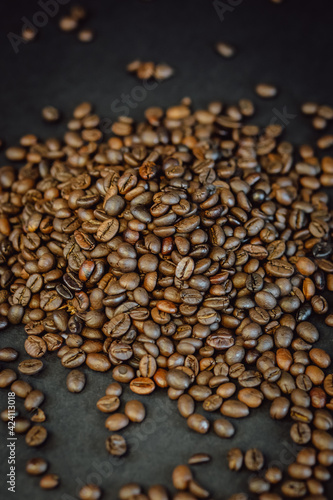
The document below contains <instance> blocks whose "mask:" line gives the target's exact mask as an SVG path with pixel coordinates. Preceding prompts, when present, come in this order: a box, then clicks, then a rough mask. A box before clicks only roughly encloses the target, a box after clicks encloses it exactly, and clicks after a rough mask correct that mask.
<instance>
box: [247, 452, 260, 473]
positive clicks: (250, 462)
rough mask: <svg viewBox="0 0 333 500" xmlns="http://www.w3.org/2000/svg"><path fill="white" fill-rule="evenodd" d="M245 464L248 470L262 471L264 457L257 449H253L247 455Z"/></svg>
mask: <svg viewBox="0 0 333 500" xmlns="http://www.w3.org/2000/svg"><path fill="white" fill-rule="evenodd" d="M244 463H245V466H246V468H247V469H248V470H251V471H258V470H261V469H262V468H263V466H264V456H263V454H262V452H261V451H260V450H258V449H257V448H251V449H250V450H247V452H246V453H245V456H244Z"/></svg>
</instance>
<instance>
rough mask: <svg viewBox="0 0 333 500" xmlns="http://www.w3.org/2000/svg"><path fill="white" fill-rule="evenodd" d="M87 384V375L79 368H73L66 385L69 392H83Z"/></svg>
mask: <svg viewBox="0 0 333 500" xmlns="http://www.w3.org/2000/svg"><path fill="white" fill-rule="evenodd" d="M85 384H86V377H85V374H84V373H83V372H80V371H79V370H72V371H71V372H69V374H68V375H67V378H66V385H67V389H68V390H69V392H82V391H83V389H84V386H85Z"/></svg>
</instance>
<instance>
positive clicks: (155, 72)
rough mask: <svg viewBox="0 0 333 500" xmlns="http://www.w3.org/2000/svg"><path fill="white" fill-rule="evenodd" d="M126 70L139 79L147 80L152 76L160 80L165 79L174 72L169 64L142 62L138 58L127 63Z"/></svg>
mask: <svg viewBox="0 0 333 500" xmlns="http://www.w3.org/2000/svg"><path fill="white" fill-rule="evenodd" d="M127 71H128V72H129V73H133V74H135V76H136V77H137V78H139V79H140V80H149V79H151V78H153V79H155V80H157V81H162V80H167V79H168V78H170V77H171V76H172V75H173V74H174V70H173V68H172V67H171V66H169V64H166V63H158V64H155V63H154V62H152V61H146V62H142V61H140V60H139V59H135V60H134V61H131V62H130V63H129V64H128V65H127Z"/></svg>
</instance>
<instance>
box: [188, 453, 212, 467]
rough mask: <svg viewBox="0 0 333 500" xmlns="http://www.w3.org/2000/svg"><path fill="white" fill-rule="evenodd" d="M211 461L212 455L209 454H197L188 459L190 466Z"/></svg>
mask: <svg viewBox="0 0 333 500" xmlns="http://www.w3.org/2000/svg"><path fill="white" fill-rule="evenodd" d="M210 461H211V457H210V455H208V454H207V453H195V454H194V455H192V456H191V457H190V458H189V459H188V464H189V465H198V464H203V463H207V462H210Z"/></svg>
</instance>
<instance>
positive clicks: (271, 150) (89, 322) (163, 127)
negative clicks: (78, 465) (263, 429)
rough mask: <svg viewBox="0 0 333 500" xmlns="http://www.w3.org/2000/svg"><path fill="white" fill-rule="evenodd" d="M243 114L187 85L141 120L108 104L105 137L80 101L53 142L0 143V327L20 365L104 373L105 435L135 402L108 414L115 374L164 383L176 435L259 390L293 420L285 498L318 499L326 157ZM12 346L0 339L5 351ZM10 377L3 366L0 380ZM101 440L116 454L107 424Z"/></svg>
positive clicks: (125, 420)
mask: <svg viewBox="0 0 333 500" xmlns="http://www.w3.org/2000/svg"><path fill="white" fill-rule="evenodd" d="M261 90H262V89H261ZM266 91H267V88H266V89H265V92H266ZM266 96H267V93H266ZM254 112H255V109H254V105H253V103H252V102H251V101H250V100H248V99H241V100H240V101H239V103H238V104H237V105H232V106H225V105H223V104H222V103H221V102H217V101H216V102H212V103H210V104H209V106H208V108H207V109H202V110H197V111H192V110H191V101H190V99H188V98H185V99H184V100H183V101H182V102H181V104H180V105H178V106H173V107H170V108H168V109H167V110H166V111H164V110H163V109H161V108H159V107H153V108H149V109H147V110H146V112H145V118H146V120H145V121H144V122H143V123H139V124H136V123H134V121H133V120H132V119H130V118H128V117H120V118H119V119H118V121H117V122H115V123H114V124H113V126H112V131H113V134H114V135H113V137H111V138H109V139H108V140H107V141H104V139H103V134H102V132H101V130H100V129H99V123H100V119H99V117H98V115H96V114H94V112H93V109H92V105H91V104H90V103H88V102H84V103H81V104H80V105H79V106H77V107H76V108H75V110H74V113H73V117H72V119H71V120H70V121H69V123H68V130H67V132H66V133H65V135H64V137H63V140H58V139H55V138H50V139H47V140H46V141H45V142H42V141H40V140H39V139H38V138H37V137H36V136H35V135H33V134H28V135H26V136H24V137H22V138H21V140H20V144H19V145H18V146H14V147H9V148H8V149H7V150H6V156H7V159H8V163H9V165H7V166H4V167H1V168H0V287H1V290H0V329H4V328H6V327H7V325H8V324H10V323H11V324H14V325H18V324H23V325H24V328H25V332H26V340H25V350H26V354H27V355H28V358H27V359H24V360H22V361H21V362H20V363H19V365H18V370H19V372H20V374H22V375H23V376H24V375H33V374H37V373H38V372H40V371H41V370H42V369H43V366H44V364H43V360H42V358H43V357H44V356H45V354H46V353H47V352H49V353H51V352H55V353H56V355H57V356H58V358H59V360H60V362H61V364H62V365H63V366H64V368H67V369H69V370H70V371H69V374H68V377H67V381H66V382H67V387H68V389H69V391H71V392H80V391H82V390H83V388H84V386H85V376H84V374H83V373H82V372H80V371H79V370H78V369H79V368H80V367H81V366H83V365H86V366H88V367H89V368H90V369H91V370H94V371H98V372H107V371H109V370H110V371H112V377H113V380H114V382H115V383H116V385H112V388H108V389H107V392H106V395H105V396H103V397H102V398H101V399H100V400H99V401H98V403H97V407H98V408H99V410H101V411H103V412H105V413H111V415H110V416H108V418H107V420H106V428H107V429H108V430H110V431H111V432H116V433H118V432H119V431H120V430H121V429H122V428H124V427H125V426H126V425H128V424H129V422H130V421H141V420H140V419H143V418H144V415H145V409H144V407H142V406H141V404H140V403H138V401H136V400H135V401H131V402H130V403H127V405H126V407H125V411H124V413H119V412H117V410H118V408H119V405H120V400H119V395H120V393H121V389H119V385H118V384H119V383H125V384H129V388H130V390H131V391H132V392H133V393H135V394H138V395H148V394H151V393H152V392H153V391H154V390H155V389H156V387H158V388H164V389H166V390H167V394H168V396H169V398H170V399H172V400H177V405H178V409H179V412H180V414H181V415H182V416H183V417H184V418H185V419H186V421H187V425H188V427H189V428H190V429H191V430H193V431H195V432H197V433H200V434H205V433H207V432H209V431H210V429H212V431H213V432H214V433H215V434H216V435H217V436H218V437H220V438H222V439H225V438H231V437H232V436H233V435H234V433H235V432H236V431H237V428H236V425H237V424H235V423H234V422H237V421H238V419H241V418H244V417H246V416H247V415H249V413H250V412H251V411H253V409H255V408H257V407H259V406H260V405H261V404H262V403H263V401H264V400H268V401H269V403H270V415H271V417H272V418H273V419H283V418H286V417H288V418H290V419H291V421H292V422H293V423H292V425H291V427H290V437H291V439H292V440H293V441H294V442H295V443H297V444H298V445H301V446H303V447H304V449H305V450H309V449H311V450H312V451H310V452H308V453H310V454H312V455H311V456H313V457H314V463H313V464H312V465H311V464H303V463H302V462H299V461H297V462H296V465H295V466H294V467H289V469H288V474H289V476H290V478H291V479H290V480H287V482H286V483H283V485H282V494H283V495H284V496H286V497H292V498H302V497H304V496H305V495H308V496H309V498H312V497H313V496H315V495H317V496H318V495H321V496H322V498H326V497H324V494H323V491H324V486H323V485H324V483H325V481H327V480H328V479H329V478H330V472H329V466H330V465H331V464H332V461H333V458H332V453H333V451H332V450H333V438H332V436H331V434H330V430H331V429H332V426H333V421H332V416H331V411H332V409H333V374H332V373H330V372H329V371H328V370H329V367H330V364H331V358H330V355H329V354H328V353H327V352H325V351H324V350H323V349H321V348H320V347H317V346H316V345H315V344H316V342H317V341H318V340H319V331H318V329H317V327H316V326H315V324H314V323H313V321H312V322H311V315H312V313H315V314H318V315H324V316H326V320H325V321H326V324H327V325H329V326H330V325H332V323H333V321H332V314H328V315H327V313H329V306H328V302H327V299H326V293H325V290H329V291H332V290H333V261H332V245H331V236H332V213H331V211H330V209H329V206H328V205H329V197H328V194H327V193H325V192H324V191H322V190H321V187H322V186H329V185H333V171H332V169H331V166H332V162H333V159H332V158H331V157H329V156H325V157H324V158H319V156H317V155H316V153H315V150H314V148H312V147H311V146H310V145H302V146H301V147H299V148H295V147H294V146H293V145H292V144H291V143H289V142H286V141H283V140H281V138H280V136H281V133H282V129H281V127H280V126H279V125H273V124H271V125H268V126H267V127H266V128H264V129H263V130H261V129H260V128H259V127H258V126H256V125H253V124H248V123H246V120H247V119H248V117H251V116H252V115H253V114H254ZM244 122H245V123H244ZM14 162H21V163H22V166H21V168H20V169H19V170H17V169H15V168H14V166H12V165H11V164H12V163H14ZM16 357H17V353H16V352H15V351H14V350H13V349H12V348H11V347H8V348H4V349H2V351H1V355H0V358H1V360H2V361H13V360H15V359H16ZM16 377H17V375H16V373H15V372H14V371H13V370H9V369H4V370H3V371H2V372H0V385H1V386H2V387H8V386H9V385H10V384H12V383H15V379H16ZM33 392H35V395H34V396H33V397H34V398H36V401H37V402H38V401H39V403H38V406H37V408H39V405H40V404H41V402H42V399H43V396H42V395H41V394H39V391H37V394H36V391H33ZM117 392H118V393H119V394H118V393H117ZM27 397H28V396H27ZM30 398H32V396H30ZM35 403H36V402H35V400H34V401H33V402H32V403H31V404H33V405H34V404H35ZM28 404H29V403H28ZM31 404H30V406H31ZM40 411H42V410H40ZM40 411H39V410H38V414H39V417H38V418H42V415H43V414H42V413H40ZM116 412H117V413H116ZM215 413H220V414H221V417H220V418H217V419H216V418H214V414H215ZM18 418H20V417H18ZM135 419H136V420H135ZM230 419H232V421H230ZM22 426H23V427H24V424H22ZM29 427H30V424H29V422H28V424H26V425H25V429H24V430H23V431H22V432H26V431H27V432H28V433H27V434H26V436H27V443H28V444H29V443H32V445H33V446H34V445H35V444H34V443H38V444H42V442H43V441H45V439H46V437H47V433H46V431H45V429H44V428H43V427H42V426H40V425H37V426H34V427H32V428H31V429H30V430H29ZM310 445H312V448H311V446H310ZM106 448H107V451H108V452H109V453H111V454H114V455H118V456H120V455H123V454H125V453H126V451H127V445H126V441H125V440H124V438H123V437H122V436H121V435H120V434H111V435H110V436H109V438H108V439H107V442H106ZM251 453H253V454H256V452H251ZM304 453H305V452H304ZM258 455H259V454H258ZM251 456H252V455H251ZM253 456H254V455H253ZM253 456H252V458H253ZM247 462H248V461H247V460H245V465H246V463H247ZM299 465H301V466H303V465H305V466H306V467H308V468H306V469H304V467H299ZM247 467H248V466H247ZM248 468H249V467H248ZM309 468H310V469H311V470H309ZM250 470H251V469H250ZM258 470H259V469H258ZM300 471H301V472H300ZM304 471H305V472H304ZM189 481H191V479H189ZM253 481H254V480H253ZM268 482H269V481H268ZM44 483H45V484H46V486H43V487H50V486H47V485H50V484H51V485H52V484H55V485H56V483H57V479H56V477H55V476H54V475H51V476H48V477H47V479H45V481H44V482H43V484H44ZM260 484H261V483H260V481H259V482H258V481H257V482H255V481H254V484H252V483H251V485H250V490H251V491H252V490H254V489H257V490H259V489H260V488H261V487H263V486H262V484H261V486H260ZM265 484H266V483H265ZM193 488H194V490H195V487H194V486H193ZM194 490H193V491H194ZM195 491H197V492H198V489H196V490H195ZM138 494H139V493H138ZM189 494H190V495H193V496H198V497H200V494H201V493H197V494H195V493H194V492H192V493H191V492H190V493H189ZM265 494H266V497H265V496H262V497H261V500H266V499H269V498H274V497H272V496H267V495H268V493H265V492H263V493H261V495H265ZM274 494H275V493H274ZM202 495H203V493H202ZM186 498H187V497H186ZM200 498H201V497H200ZM244 498H245V497H244ZM275 498H279V497H278V496H277V497H275Z"/></svg>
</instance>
